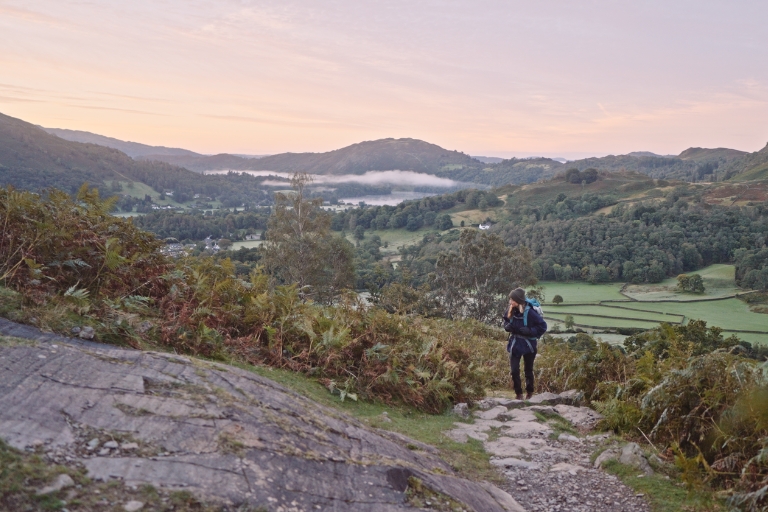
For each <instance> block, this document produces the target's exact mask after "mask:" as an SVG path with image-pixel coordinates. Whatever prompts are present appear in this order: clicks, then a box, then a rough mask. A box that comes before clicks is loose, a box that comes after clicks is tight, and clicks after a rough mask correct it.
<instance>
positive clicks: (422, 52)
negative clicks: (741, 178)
mask: <svg viewBox="0 0 768 512" xmlns="http://www.w3.org/2000/svg"><path fill="white" fill-rule="evenodd" d="M766 26H768V2H767V1H765V0H751V1H745V0H741V1H740V0H732V1H725V0H722V1H709V0H695V1H688V0H664V1H661V0H650V1H649V0H643V1H640V2H638V1H634V2H631V1H628V0H626V1H608V0H604V1H597V0H595V1H578V0H550V1H547V0H543V1H538V2H533V1H531V0H525V1H518V0H496V1H494V0H471V1H470V0H465V1H450V0H443V1H437V0H423V1H419V0H407V1H400V0H386V1H378V2H374V1H365V0H338V1H335V0H324V1H306V0H296V1H292V0H280V1H245V0H243V1H234V0H217V1H196V0H186V1H181V0H152V1H147V0H131V1H130V2H127V1H124V0H122V1H117V0H101V1H88V0H81V1H67V0H55V1H54V0H36V1H35V2H30V1H29V0H24V1H21V0H19V1H16V0H0V112H2V113H5V114H8V115H11V116H14V117H20V118H22V119H24V120H27V121H30V122H33V123H36V124H40V125H43V126H48V127H57V128H71V129H79V130H87V131H92V132H96V133H100V134H104V135H109V136H112V137H117V138H120V139H125V140H133V141H137V142H143V143H148V144H155V145H166V146H179V147H185V148H188V149H192V150H195V151H200V152H205V153H215V152H233V153H256V154H259V153H278V152H283V151H327V150H330V149H336V148H339V147H342V146H345V145H348V144H351V143H354V142H359V141H362V140H372V139H378V138H383V137H414V138H419V139H424V140H427V141H429V142H434V143H436V144H439V145H441V146H443V147H446V148H448V149H457V150H460V151H464V152H466V153H469V154H474V155H488V156H510V155H519V156H526V155H531V154H544V155H548V156H565V157H571V158H573V157H577V156H580V155H586V154H608V153H614V154H619V153H626V152H629V151H639V150H646V151H654V152H656V153H661V154H668V153H675V154H676V153H679V152H680V151H682V150H683V149H685V148H687V147H689V146H702V147H719V146H725V147H732V148H737V149H743V150H747V151H755V150H758V149H760V148H762V147H763V146H764V145H765V143H766V141H768V29H766Z"/></svg>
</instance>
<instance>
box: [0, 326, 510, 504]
mask: <svg viewBox="0 0 768 512" xmlns="http://www.w3.org/2000/svg"><path fill="white" fill-rule="evenodd" d="M9 331H13V333H14V334H13V336H17V337H23V338H26V339H30V340H33V341H32V342H31V343H28V344H21V343H19V344H4V345H2V346H0V357H2V358H3V359H2V361H3V364H2V365H0V438H2V439H3V440H5V441H6V442H8V443H9V444H11V445H12V446H15V447H17V448H22V449H23V448H25V447H27V446H36V445H40V444H45V446H46V448H45V449H46V450H47V451H55V450H61V451H62V453H66V454H68V455H67V456H71V457H72V459H71V460H72V461H73V463H74V462H77V463H79V464H82V465H83V467H85V469H86V470H87V471H88V474H89V476H90V477H91V478H94V479H104V480H109V479H120V480H122V481H123V482H124V483H125V484H127V485H141V484H145V483H147V484H152V485H154V486H156V487H158V488H164V489H183V490H187V491H189V492H191V493H193V494H194V495H196V496H198V497H200V498H201V499H203V500H206V501H210V502H212V503H224V504H232V505H236V506H241V505H242V506H256V507H259V506H264V507H266V508H267V509H268V510H281V509H282V510H318V509H320V510H334V511H339V512H347V511H350V512H351V511H356V510H371V511H395V510H405V509H408V508H410V506H409V505H408V504H407V503H406V496H405V490H406V488H407V483H408V478H409V477H410V476H415V477H417V478H419V479H420V480H421V481H422V482H424V484H425V485H426V486H427V487H429V488H430V489H432V490H434V491H436V492H440V493H443V494H446V495H448V496H450V497H451V498H453V499H455V500H456V501H458V502H460V503H463V504H465V505H466V507H467V509H468V510H483V511H486V510H487V511H492V512H493V511H510V510H514V511H517V510H520V509H519V506H518V505H517V504H516V502H515V501H514V499H513V498H512V497H511V496H509V495H508V494H506V493H505V492H504V491H501V490H500V489H496V488H491V487H488V486H486V485H485V484H479V483H476V482H470V481H468V480H464V479H462V478H460V477H459V476H458V475H456V473H454V471H453V470H452V469H451V467H450V466H449V465H448V464H446V463H445V462H444V461H442V460H441V459H440V458H439V457H438V456H437V454H436V451H435V450H434V448H432V447H428V446H427V445H423V444H422V443H419V442H417V441H414V440H411V439H409V438H407V437H406V436H402V435H400V434H394V433H387V434H384V433H382V432H380V431H377V430H375V429H372V428H370V427H368V426H366V425H365V424H363V423H361V422H359V421H357V420H355V419H354V418H351V417H349V416H347V415H346V414H344V413H342V412H340V411H338V410H335V409H331V408H327V407H324V406H321V405H319V404H317V403H315V402H312V401H311V400H309V399H307V398H305V397H303V396H301V395H298V394H296V393H294V392H292V391H290V390H288V389H286V388H284V387H282V386H281V385H279V384H277V383H275V382H273V381H270V380H269V379H266V378H263V377H260V376H258V375H256V374H253V373H250V372H248V371H245V370H241V369H238V368H234V367H228V366H224V365H221V364H217V363H216V364H214V363H208V362H205V361H199V360H193V359H189V358H185V357H181V356H176V355H173V354H163V353H147V352H140V351H133V350H122V349H116V348H114V347H109V346H106V345H101V344H98V343H93V342H86V341H82V340H72V339H69V338H64V337H62V336H56V335H50V334H45V333H41V332H40V331H39V330H37V329H34V328H31V327H28V326H22V325H19V324H13V323H12V322H8V321H7V320H4V319H0V334H5V335H8V332H9ZM54 342H55V344H56V345H57V348H56V350H55V353H53V352H52V350H51V344H52V343H54ZM40 355H45V356H46V358H45V359H43V358H40V357H38V356H40ZM504 410H506V408H504ZM457 425H460V427H457V430H462V429H463V430H464V431H465V432H471V433H472V434H473V435H479V434H483V433H485V432H487V431H488V430H489V429H490V428H491V427H492V426H500V425H502V423H501V422H499V421H495V420H482V419H478V420H476V423H475V424H474V425H467V424H461V423H459V424H457ZM486 435H487V434H486ZM93 438H100V439H104V440H109V439H110V438H112V439H114V440H115V441H117V442H119V445H120V446H122V447H123V450H122V452H121V451H120V450H118V449H112V450H109V449H108V448H104V447H101V448H102V449H104V450H109V452H108V453H105V455H104V456H98V455H95V453H96V452H97V451H98V449H99V447H98V445H97V443H93V444H92V445H91V446H90V447H89V446H88V441H89V440H90V439H93ZM97 441H98V440H97ZM131 443H135V445H136V448H134V447H133V446H130V447H129V445H130V444H131ZM89 448H90V449H89ZM139 448H140V449H139ZM146 454H162V455H163V456H153V457H150V456H148V455H146Z"/></svg>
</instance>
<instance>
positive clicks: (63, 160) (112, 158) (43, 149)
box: [0, 114, 267, 202]
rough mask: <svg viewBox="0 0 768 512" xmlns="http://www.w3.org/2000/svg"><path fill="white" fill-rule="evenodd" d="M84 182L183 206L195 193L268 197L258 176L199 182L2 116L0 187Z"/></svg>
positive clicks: (71, 186) (69, 188) (70, 188)
mask: <svg viewBox="0 0 768 512" xmlns="http://www.w3.org/2000/svg"><path fill="white" fill-rule="evenodd" d="M86 182H87V183H88V184H90V185H91V186H95V187H97V188H99V189H100V190H101V191H102V193H103V194H105V195H108V194H110V193H113V192H117V191H119V187H118V188H117V189H116V187H115V182H122V183H124V184H127V183H130V182H137V183H144V184H146V185H148V186H149V187H151V188H152V189H154V190H155V191H157V192H161V191H174V193H175V194H174V199H175V200H178V201H179V202H184V201H186V200H191V199H192V198H193V196H194V195H195V194H203V195H205V196H211V197H213V196H215V197H218V198H220V199H221V198H225V199H226V198H229V199H231V200H233V201H235V202H237V201H241V202H243V201H246V200H248V201H251V202H260V201H263V200H264V199H265V197H267V196H266V193H265V192H264V191H263V187H261V186H260V182H259V180H258V179H257V178H254V177H250V176H247V177H241V176H238V177H232V178H229V177H227V176H204V177H201V176H200V175H199V174H197V173H194V172H192V171H189V170H188V169H184V168H182V167H177V166H173V165H170V164H168V163H165V162H157V161H137V160H134V159H132V158H131V157H129V156H128V155H126V154H125V153H123V152H121V151H118V150H117V149H113V148H109V147H106V146H102V145H98V144H91V143H81V142H72V141H68V140H65V139H62V138H60V137H57V136H56V135H52V134H50V133H48V132H46V131H45V130H43V129H42V128H40V127H38V126H35V125H33V124H30V123H27V122H25V121H22V120H21V119H16V118H13V117H10V116H6V115H3V114H0V186H6V185H13V186H14V187H16V188H20V189H26V190H32V191H41V190H43V189H46V188H49V187H55V188H58V189H61V190H64V191H66V192H69V193H73V192H75V191H77V190H78V189H79V188H80V186H81V185H82V184H83V183H86Z"/></svg>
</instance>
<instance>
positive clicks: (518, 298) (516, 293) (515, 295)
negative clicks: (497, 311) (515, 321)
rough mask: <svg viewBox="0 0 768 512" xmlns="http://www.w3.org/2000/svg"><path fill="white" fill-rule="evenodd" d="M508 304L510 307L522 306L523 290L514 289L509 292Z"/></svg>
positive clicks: (523, 302) (523, 300) (523, 299)
mask: <svg viewBox="0 0 768 512" xmlns="http://www.w3.org/2000/svg"><path fill="white" fill-rule="evenodd" d="M509 304H510V305H511V306H522V305H523V304H525V290H523V289H522V288H515V289H514V290H512V291H511V292H509Z"/></svg>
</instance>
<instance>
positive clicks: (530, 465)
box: [490, 457, 540, 469]
mask: <svg viewBox="0 0 768 512" xmlns="http://www.w3.org/2000/svg"><path fill="white" fill-rule="evenodd" d="M490 462H491V464H493V465H494V466H501V467H505V468H523V469H539V467H540V465H539V464H538V463H536V462H531V461H527V460H524V459H518V458H516V457H505V458H503V459H493V458H492V459H491V461H490Z"/></svg>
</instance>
